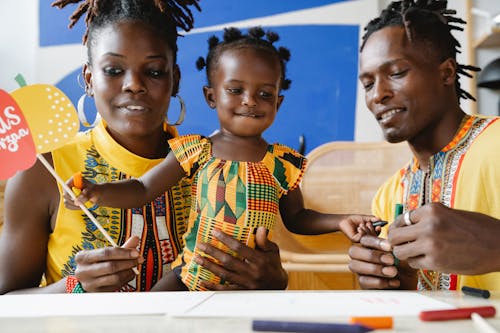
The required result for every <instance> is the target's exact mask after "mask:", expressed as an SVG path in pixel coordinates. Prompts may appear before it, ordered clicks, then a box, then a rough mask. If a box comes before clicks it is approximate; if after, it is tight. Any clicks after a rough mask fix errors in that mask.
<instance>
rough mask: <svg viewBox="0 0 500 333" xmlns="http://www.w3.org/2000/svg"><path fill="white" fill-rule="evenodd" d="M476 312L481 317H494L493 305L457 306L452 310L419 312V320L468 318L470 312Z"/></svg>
mask: <svg viewBox="0 0 500 333" xmlns="http://www.w3.org/2000/svg"><path fill="white" fill-rule="evenodd" d="M474 312H475V313H477V314H479V315H481V316H482V317H494V316H495V314H496V312H497V311H496V309H495V307H493V306H477V307H471V308H458V309H452V310H434V311H422V312H420V320H423V321H434V320H453V319H468V318H470V315H471V314H472V313H474Z"/></svg>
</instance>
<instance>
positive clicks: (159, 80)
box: [0, 0, 287, 293]
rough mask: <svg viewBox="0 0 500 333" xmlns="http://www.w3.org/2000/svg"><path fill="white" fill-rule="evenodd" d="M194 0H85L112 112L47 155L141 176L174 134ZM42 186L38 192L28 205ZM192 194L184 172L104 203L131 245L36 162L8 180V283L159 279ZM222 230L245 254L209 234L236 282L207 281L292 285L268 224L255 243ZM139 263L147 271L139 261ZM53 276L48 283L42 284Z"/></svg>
mask: <svg viewBox="0 0 500 333" xmlns="http://www.w3.org/2000/svg"><path fill="white" fill-rule="evenodd" d="M73 2H75V1H72V0H60V1H56V2H55V3H54V5H56V6H59V7H64V6H66V5H67V4H69V3H73ZM188 3H189V4H191V5H193V4H194V5H196V6H197V3H196V1H182V0H179V1H167V0H164V1H152V0H151V1H143V0H122V1H119V3H118V2H117V1H116V0H115V1H113V0H108V1H104V0H101V1H98V2H97V1H89V0H85V1H82V3H81V5H80V6H79V8H78V9H77V10H76V11H75V13H74V14H73V16H72V21H71V24H70V26H73V25H74V24H75V23H76V22H77V21H78V19H79V18H80V17H81V16H82V15H83V14H85V13H87V16H86V23H87V31H86V32H85V35H84V44H86V46H87V52H88V63H86V64H85V65H84V67H83V77H84V79H85V86H86V88H85V91H86V94H87V95H89V96H92V97H93V98H94V100H95V104H96V107H97V110H98V112H99V114H100V115H101V116H102V119H103V121H101V122H100V123H99V124H98V125H97V126H96V127H95V128H94V129H92V130H91V131H88V132H86V133H80V134H79V135H78V136H77V137H76V138H75V140H73V141H72V142H71V143H69V144H67V145H66V146H64V147H62V148H60V149H58V150H56V151H54V152H53V153H52V154H50V155H49V156H46V157H47V158H48V159H49V160H50V161H52V164H53V165H54V168H55V169H56V171H57V172H58V174H59V175H60V176H61V177H62V178H63V179H65V178H69V177H70V176H71V175H72V174H74V173H75V172H77V171H82V172H83V174H84V175H85V177H87V178H91V179H93V180H94V181H98V182H101V181H111V180H116V179H123V178H128V177H139V176H140V175H142V174H143V173H144V172H146V171H147V170H148V169H150V168H151V167H152V166H154V165H156V164H158V163H159V162H160V161H161V160H162V159H163V158H164V157H165V156H166V155H167V153H168V151H169V146H168V145H167V140H168V139H170V138H172V137H174V136H177V132H176V130H175V129H174V128H172V127H170V126H168V125H165V118H166V113H165V112H166V110H167V109H168V106H169V103H170V96H176V95H177V91H178V84H179V79H180V72H179V68H178V66H177V65H176V52H177V44H176V39H177V27H180V28H183V29H185V30H189V29H190V28H191V27H192V23H193V20H192V15H191V12H190V9H189V5H188ZM33 189H36V196H35V198H34V199H31V200H30V201H29V209H26V208H25V205H26V201H25V200H26V198H28V197H29V198H33ZM189 200H190V198H189V184H188V183H185V182H184V183H183V182H181V183H180V184H179V185H178V186H176V187H174V188H173V189H172V190H171V191H169V192H167V193H165V195H164V196H162V197H160V198H157V199H155V200H154V201H153V202H152V203H150V204H148V205H146V206H144V207H141V208H136V209H131V210H117V209H108V208H103V207H99V208H97V209H94V210H93V212H94V214H95V215H96V216H97V218H98V220H100V221H101V223H102V224H103V227H104V228H105V229H106V230H107V231H108V232H109V233H110V234H111V236H112V237H113V238H114V240H115V241H116V242H117V244H119V245H122V247H121V248H113V247H110V246H109V244H107V243H106V241H105V239H104V237H103V236H102V235H101V234H100V232H99V231H98V230H95V228H94V227H93V224H92V223H90V222H89V221H88V219H87V218H86V217H85V216H84V215H83V214H82V212H79V211H69V210H66V209H65V208H64V204H63V203H62V192H61V188H60V187H59V186H58V185H57V184H56V182H55V180H54V179H53V177H52V176H51V175H50V174H49V173H48V171H47V170H46V169H45V168H44V167H43V166H42V165H41V164H39V163H37V164H35V166H33V167H32V168H31V169H30V170H27V171H25V172H21V173H18V174H17V175H16V176H15V177H13V178H12V179H11V180H9V182H8V185H7V188H6V198H5V207H6V210H5V225H4V229H3V232H2V235H1V238H0V292H1V293H7V292H19V293H20V292H28V293H34V292H44V293H50V292H53V293H57V292H64V291H65V290H66V291H68V292H82V291H87V292H98V291H115V290H121V291H147V290H150V289H151V288H152V287H153V286H154V285H155V284H156V283H157V282H159V281H160V280H161V277H162V276H164V275H165V274H166V273H167V272H168V269H169V268H168V266H169V265H168V264H169V263H170V262H171V261H173V260H174V259H175V257H176V255H177V252H178V250H179V249H180V248H181V246H182V244H181V237H182V234H183V233H184V231H185V227H186V226H185V223H186V220H185V217H186V214H187V211H186V208H187V207H189ZM218 238H219V239H220V240H221V241H222V242H224V243H226V245H228V246H229V247H230V248H234V250H235V251H237V252H238V253H239V257H240V259H235V258H232V257H230V256H228V255H226V254H224V253H221V252H220V251H218V250H217V249H215V248H213V247H211V246H209V245H208V244H203V245H202V246H203V251H204V252H206V253H208V254H210V255H211V256H213V257H214V258H216V259H217V260H219V262H221V263H223V266H221V265H217V264H215V262H211V261H208V260H207V259H201V262H200V264H201V265H202V266H204V267H205V268H207V269H209V270H211V271H212V272H213V273H215V274H216V275H218V276H221V278H223V279H225V280H227V281H230V282H231V284H230V285H229V286H226V287H224V286H216V285H212V284H210V283H207V285H206V287H207V288H208V289H216V290H220V289H263V288H271V289H279V288H284V287H286V283H287V277H286V274H285V272H284V271H283V269H282V267H281V264H280V260H279V252H278V249H277V246H276V245H275V244H273V243H271V242H269V241H267V239H266V238H265V231H264V230H260V231H259V235H258V236H257V238H258V240H257V245H258V246H259V247H260V249H256V250H253V249H250V248H248V247H245V246H242V245H241V244H240V243H239V242H237V241H236V240H233V239H231V238H230V237H229V236H227V235H219V237H218ZM136 248H138V250H137V249H136ZM269 252H271V253H272V254H273V255H271V256H269ZM12 254H15V255H12ZM136 266H138V269H139V274H138V275H135V274H134V272H133V270H132V268H133V267H136ZM42 277H44V278H45V283H44V284H43V285H44V287H39V285H40V281H41V280H42ZM160 284H161V283H160Z"/></svg>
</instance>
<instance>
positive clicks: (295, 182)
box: [263, 144, 307, 196]
mask: <svg viewBox="0 0 500 333" xmlns="http://www.w3.org/2000/svg"><path fill="white" fill-rule="evenodd" d="M263 162H264V164H265V165H266V166H267V168H268V169H269V170H270V171H271V173H272V174H273V176H274V178H275V179H276V181H277V182H278V184H279V186H280V188H281V195H286V194H287V193H288V191H292V190H294V189H296V188H297V187H298V186H299V184H300V181H301V180H302V177H303V176H304V172H305V170H306V164H307V159H306V158H305V157H304V156H302V155H301V154H299V153H298V152H297V151H295V150H294V149H292V148H290V147H287V146H284V145H281V144H274V145H271V146H269V151H268V154H267V155H266V157H265V158H264V160H263ZM281 195H280V196H281Z"/></svg>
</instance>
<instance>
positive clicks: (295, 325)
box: [252, 320, 373, 333]
mask: <svg viewBox="0 0 500 333" xmlns="http://www.w3.org/2000/svg"><path fill="white" fill-rule="evenodd" d="M252 329H253V330H254V331H259V332H299V333H331V332H335V333H365V332H371V331H373V329H371V328H368V327H366V326H363V325H358V324H333V323H312V322H308V323H304V322H296V321H275V320H254V321H252Z"/></svg>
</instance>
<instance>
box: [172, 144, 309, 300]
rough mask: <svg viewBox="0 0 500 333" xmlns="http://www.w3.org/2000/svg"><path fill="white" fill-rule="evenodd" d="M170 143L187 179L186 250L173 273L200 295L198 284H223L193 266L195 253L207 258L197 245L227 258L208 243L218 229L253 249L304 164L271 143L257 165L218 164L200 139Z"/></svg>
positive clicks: (297, 156)
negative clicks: (205, 245)
mask: <svg viewBox="0 0 500 333" xmlns="http://www.w3.org/2000/svg"><path fill="white" fill-rule="evenodd" d="M169 144H170V147H171V149H172V151H173V153H174V154H175V156H176V157H177V160H178V161H179V163H180V164H181V166H182V168H183V169H184V171H185V172H186V174H187V177H189V178H191V179H192V187H191V210H190V214H189V222H188V230H187V232H186V234H185V235H184V241H185V247H184V249H183V252H182V253H181V254H180V255H179V257H177V259H176V260H175V261H174V262H173V263H172V268H173V270H174V271H175V273H176V274H177V276H178V277H179V278H180V279H181V280H182V281H183V283H184V284H185V285H186V286H187V287H188V288H189V289H190V290H203V288H202V287H201V286H200V283H199V282H200V281H201V280H206V281H210V282H213V283H221V284H223V283H224V281H221V279H220V278H218V277H216V276H215V275H213V274H212V273H211V272H209V271H208V270H206V269H204V268H203V267H201V266H199V265H198V264H196V263H195V262H194V260H193V258H194V256H195V255H196V254H197V255H202V256H207V255H206V254H204V253H201V252H199V250H197V249H196V244H197V243H198V242H208V243H210V244H212V245H214V246H216V247H218V248H220V249H222V250H223V251H225V252H228V253H231V251H230V250H229V248H227V247H226V246H224V245H222V244H221V243H220V242H217V241H216V240H215V239H214V238H212V235H211V232H212V231H213V230H214V229H220V230H222V231H223V232H225V233H227V234H230V235H232V236H233V237H234V238H235V239H238V240H239V241H241V242H243V243H245V244H247V245H248V246H250V247H253V246H254V237H255V231H256V229H257V227H259V226H264V227H266V228H267V229H269V230H272V228H273V226H274V222H275V220H276V217H277V214H278V212H279V200H280V198H281V197H282V196H283V195H286V194H287V193H288V191H291V190H293V189H295V188H297V186H298V185H299V183H300V180H301V178H302V175H303V173H304V170H305V166H306V159H305V157H303V156H302V155H300V154H299V153H297V152H296V151H294V150H293V149H291V148H289V147H286V146H284V145H280V144H273V145H269V146H268V148H267V152H266V154H265V156H264V158H263V159H262V160H261V161H259V162H245V161H227V160H221V159H219V158H217V157H214V156H213V155H212V143H211V141H210V139H209V138H206V137H202V136H200V135H187V136H182V137H179V138H174V139H171V140H169ZM231 254H233V255H234V253H231Z"/></svg>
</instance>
